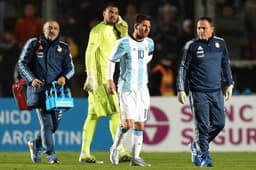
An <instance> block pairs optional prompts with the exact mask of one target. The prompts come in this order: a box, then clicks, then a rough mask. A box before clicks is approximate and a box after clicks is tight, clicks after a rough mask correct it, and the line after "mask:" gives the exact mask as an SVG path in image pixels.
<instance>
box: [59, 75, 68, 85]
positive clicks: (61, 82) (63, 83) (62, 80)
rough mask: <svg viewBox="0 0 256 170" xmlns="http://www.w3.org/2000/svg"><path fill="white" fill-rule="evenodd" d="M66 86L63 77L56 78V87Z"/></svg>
mask: <svg viewBox="0 0 256 170" xmlns="http://www.w3.org/2000/svg"><path fill="white" fill-rule="evenodd" d="M65 84H66V78H65V77H64V76H60V77H59V78H58V85H60V86H64V85H65Z"/></svg>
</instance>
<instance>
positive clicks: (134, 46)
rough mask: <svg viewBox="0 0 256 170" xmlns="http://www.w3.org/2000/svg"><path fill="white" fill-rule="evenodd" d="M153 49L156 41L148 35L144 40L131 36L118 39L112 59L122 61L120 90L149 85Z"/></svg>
mask: <svg viewBox="0 0 256 170" xmlns="http://www.w3.org/2000/svg"><path fill="white" fill-rule="evenodd" d="M153 51H154V42H153V40H152V39H151V38H148V37H146V38H144V40H143V41H136V40H134V39H133V38H132V37H131V36H126V37H124V38H122V39H120V40H118V42H117V45H116V47H115V49H114V52H113V53H112V55H111V57H110V61H111V62H114V63H117V62H120V75H119V79H118V91H119V92H121V91H122V92H129V91H131V90H137V89H140V88H142V87H146V86H147V83H148V70H147V64H148V62H149V61H150V60H151V59H152V55H153Z"/></svg>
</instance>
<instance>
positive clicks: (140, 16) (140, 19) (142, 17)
mask: <svg viewBox="0 0 256 170" xmlns="http://www.w3.org/2000/svg"><path fill="white" fill-rule="evenodd" d="M145 20H148V21H150V22H151V21H152V19H151V17H150V16H149V15H144V14H138V15H137V16H136V20H135V24H140V23H142V22H143V21H145Z"/></svg>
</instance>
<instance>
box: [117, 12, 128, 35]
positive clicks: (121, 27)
mask: <svg viewBox="0 0 256 170" xmlns="http://www.w3.org/2000/svg"><path fill="white" fill-rule="evenodd" d="M115 27H116V29H117V30H118V31H119V32H120V34H121V35H120V36H121V37H124V36H126V35H127V34H128V25H127V23H126V22H125V21H124V20H123V19H122V17H121V16H118V21H117V23H116V24H115Z"/></svg>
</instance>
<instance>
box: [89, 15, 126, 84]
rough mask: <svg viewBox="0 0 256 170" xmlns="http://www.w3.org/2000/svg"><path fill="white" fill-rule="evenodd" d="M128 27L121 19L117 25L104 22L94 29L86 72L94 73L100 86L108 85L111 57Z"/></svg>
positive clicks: (90, 38) (91, 35)
mask: <svg viewBox="0 0 256 170" xmlns="http://www.w3.org/2000/svg"><path fill="white" fill-rule="evenodd" d="M127 32H128V25H127V24H126V22H124V21H123V20H122V19H121V18H120V17H119V21H118V23H117V24H116V25H115V27H114V26H113V25H109V24H106V23H105V22H104V21H102V22H100V23H99V24H97V25H96V26H95V27H94V28H92V30H91V32H90V36H89V41H88V46H87V49H86V53H85V67H86V71H87V72H90V73H93V75H94V76H95V78H96V80H97V83H98V85H101V84H106V82H107V69H108V61H109V57H110V55H111V53H112V51H113V49H114V47H115V44H116V42H117V40H118V39H119V38H122V37H124V36H126V35H127Z"/></svg>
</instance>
